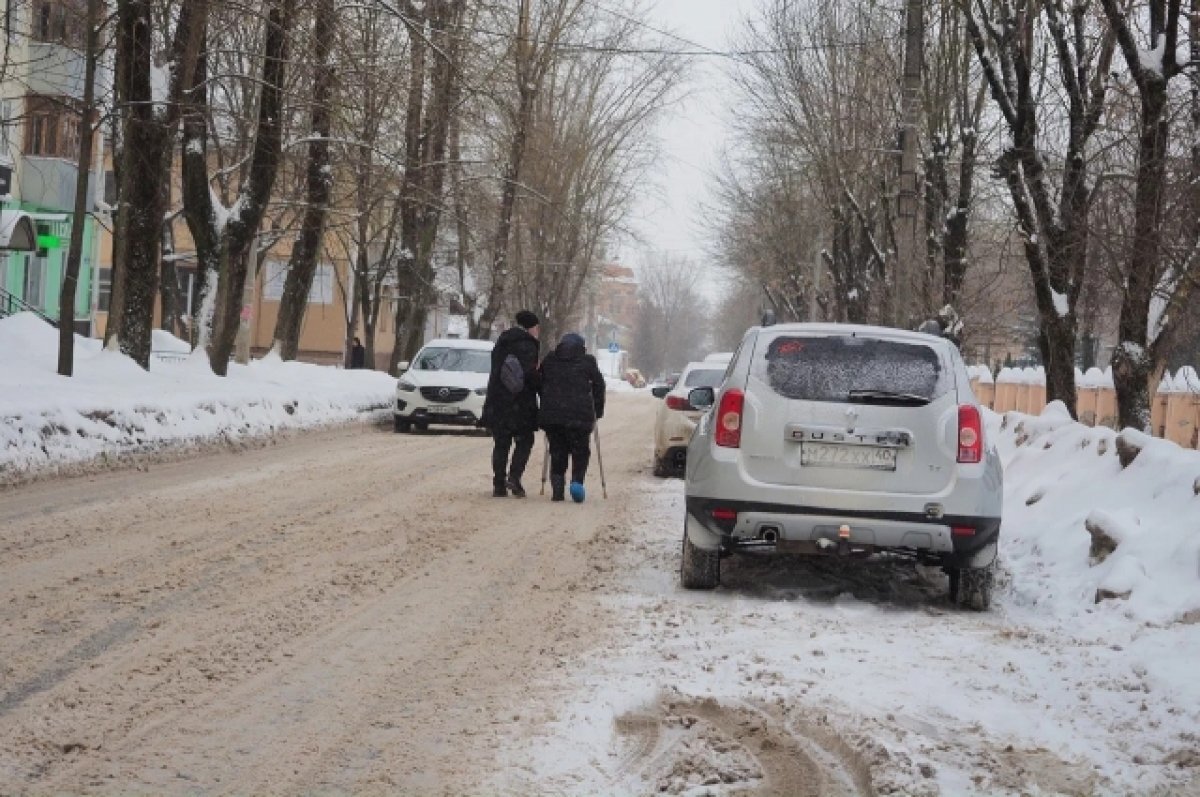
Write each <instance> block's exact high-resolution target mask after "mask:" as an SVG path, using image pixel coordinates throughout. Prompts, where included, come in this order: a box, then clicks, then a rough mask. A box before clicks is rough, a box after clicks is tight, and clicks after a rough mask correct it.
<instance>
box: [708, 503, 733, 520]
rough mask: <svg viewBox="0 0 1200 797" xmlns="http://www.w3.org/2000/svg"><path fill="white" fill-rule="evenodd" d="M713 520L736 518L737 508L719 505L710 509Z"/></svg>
mask: <svg viewBox="0 0 1200 797" xmlns="http://www.w3.org/2000/svg"><path fill="white" fill-rule="evenodd" d="M712 516H713V520H737V510H736V509H730V508H728V507H724V506H719V507H717V508H716V509H714V510H712Z"/></svg>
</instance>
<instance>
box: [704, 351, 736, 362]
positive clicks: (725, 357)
mask: <svg viewBox="0 0 1200 797" xmlns="http://www.w3.org/2000/svg"><path fill="white" fill-rule="evenodd" d="M732 359H733V352H731V351H715V352H713V353H712V354H710V355H708V356H707V357H705V358H704V362H706V363H728V362H729V361H730V360H732Z"/></svg>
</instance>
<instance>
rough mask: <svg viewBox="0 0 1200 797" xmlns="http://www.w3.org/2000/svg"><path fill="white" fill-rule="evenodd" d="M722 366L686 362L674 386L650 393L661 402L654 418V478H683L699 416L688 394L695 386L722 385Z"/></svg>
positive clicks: (723, 369) (709, 363)
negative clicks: (688, 448)
mask: <svg viewBox="0 0 1200 797" xmlns="http://www.w3.org/2000/svg"><path fill="white" fill-rule="evenodd" d="M724 375H725V366H724V365H721V364H719V363H711V362H697V363H688V364H687V367H686V368H684V369H683V371H682V373H681V374H680V376H679V380H678V381H677V382H676V383H675V386H674V387H672V388H669V389H664V388H654V389H653V390H651V392H652V393H653V394H654V395H655V396H658V397H659V398H661V399H663V403H662V404H660V405H659V407H658V414H657V415H656V416H655V418H654V475H655V476H660V477H667V476H682V475H683V472H684V466H685V464H686V462H687V445H688V441H689V440H691V439H692V432H693V431H694V430H695V428H696V421H698V420H699V419H700V415H701V414H702V413H701V411H700V410H698V409H697V408H695V407H693V406H692V405H691V404H689V403H688V393H690V392H691V391H692V389H693V388H697V387H714V386H716V385H719V384H721V377H722V376H724Z"/></svg>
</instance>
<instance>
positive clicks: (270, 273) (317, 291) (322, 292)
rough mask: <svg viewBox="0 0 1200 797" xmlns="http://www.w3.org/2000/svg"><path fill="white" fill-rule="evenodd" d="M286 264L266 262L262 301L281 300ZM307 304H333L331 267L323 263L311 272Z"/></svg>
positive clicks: (285, 278)
mask: <svg viewBox="0 0 1200 797" xmlns="http://www.w3.org/2000/svg"><path fill="white" fill-rule="evenodd" d="M287 273H288V264H287V263H286V262H283V261H279V260H268V261H267V262H266V264H265V266H264V269H263V296H262V297H263V299H265V300H267V301H271V302H278V301H281V300H282V299H283V286H284V283H285V282H286V281H287ZM308 303H309V304H333V266H330V265H326V264H324V263H322V264H320V265H318V266H317V269H316V271H315V272H313V281H312V287H310V288H309V289H308Z"/></svg>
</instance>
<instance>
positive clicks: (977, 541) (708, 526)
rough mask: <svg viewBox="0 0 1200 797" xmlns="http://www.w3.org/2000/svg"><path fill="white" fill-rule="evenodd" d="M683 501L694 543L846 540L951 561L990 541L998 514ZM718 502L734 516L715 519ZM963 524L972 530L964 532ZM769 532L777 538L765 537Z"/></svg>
mask: <svg viewBox="0 0 1200 797" xmlns="http://www.w3.org/2000/svg"><path fill="white" fill-rule="evenodd" d="M686 506H687V531H688V537H689V538H690V539H691V541H692V544H693V545H695V546H697V547H699V548H702V549H704V550H717V549H724V550H727V551H732V550H736V549H737V548H739V547H746V548H749V547H754V548H766V549H768V550H772V549H773V550H777V551H779V552H796V553H823V552H826V551H828V552H833V551H834V550H836V549H837V547H838V546H839V544H841V543H843V542H844V543H845V545H843V546H842V548H843V550H844V549H845V547H846V546H849V547H851V548H854V549H857V550H861V551H865V552H873V551H900V552H909V553H913V554H916V555H921V556H933V557H938V558H941V559H942V560H944V561H947V562H949V563H954V562H956V561H962V560H966V559H968V558H970V557H971V556H972V555H973V554H975V553H977V552H978V551H980V550H981V549H983V548H985V547H987V546H988V545H990V544H992V543H994V542H995V541H996V539H997V538H998V537H999V534H1000V518H998V517H965V516H945V517H940V518H931V517H927V516H926V515H922V514H914V513H905V512H881V511H862V510H837V509H830V508H827V507H804V506H792V505H786V504H766V503H757V502H750V501H725V500H718V499H712V498H701V497H692V496H689V497H688V498H687V500H686ZM718 507H720V508H722V509H726V510H733V511H734V512H736V513H737V517H736V518H735V519H730V520H717V519H715V518H714V517H713V514H712V513H713V510H714V509H716V508H718ZM843 527H845V529H848V531H849V534H848V536H843ZM956 529H957V530H958V533H956ZM966 529H971V530H972V533H970V534H966V533H964V532H965V530H966ZM772 532H773V534H772ZM772 538H773V539H775V540H776V542H775V543H771V542H768V540H770V539H772ZM822 540H827V541H829V542H821V541H822ZM831 543H832V546H831V545H830V544H831Z"/></svg>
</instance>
